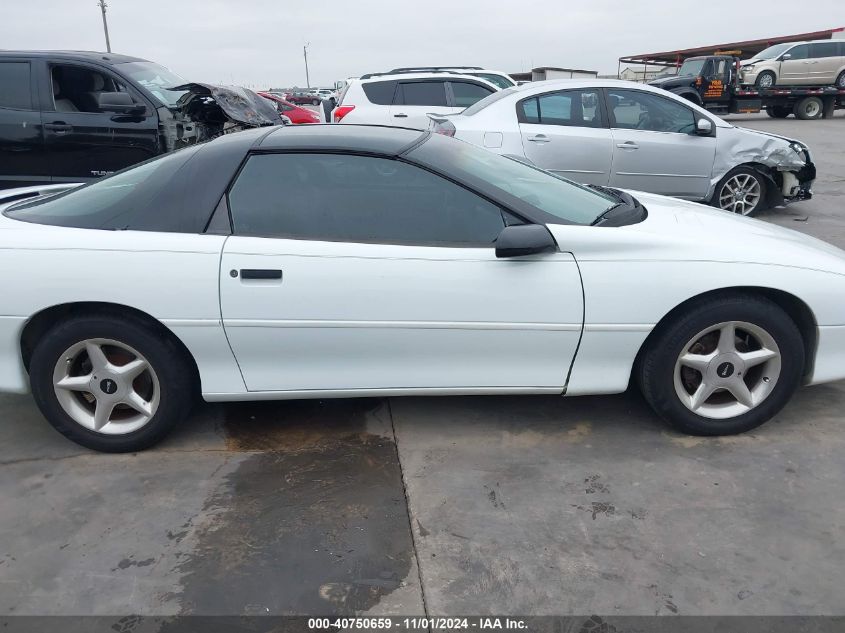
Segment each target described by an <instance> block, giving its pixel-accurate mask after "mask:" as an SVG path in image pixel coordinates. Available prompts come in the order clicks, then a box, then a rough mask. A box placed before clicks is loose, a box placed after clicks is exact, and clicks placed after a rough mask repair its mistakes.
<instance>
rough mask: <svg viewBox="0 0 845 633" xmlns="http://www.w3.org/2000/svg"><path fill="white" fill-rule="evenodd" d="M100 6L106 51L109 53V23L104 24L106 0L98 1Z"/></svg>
mask: <svg viewBox="0 0 845 633" xmlns="http://www.w3.org/2000/svg"><path fill="white" fill-rule="evenodd" d="M97 4H98V5H100V11H102V12H103V32H104V33H105V34H106V50H107V51H108V52H109V53H111V42H109V23H108V22H106V7H107V6H108V5H107V4H106V0H99V1H98V2H97Z"/></svg>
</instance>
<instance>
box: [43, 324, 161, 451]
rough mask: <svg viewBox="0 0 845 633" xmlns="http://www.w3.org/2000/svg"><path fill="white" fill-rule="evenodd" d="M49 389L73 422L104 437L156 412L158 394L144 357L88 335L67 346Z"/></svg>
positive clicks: (130, 427) (139, 423) (155, 378)
mask: <svg viewBox="0 0 845 633" xmlns="http://www.w3.org/2000/svg"><path fill="white" fill-rule="evenodd" d="M53 389H54V390H55V393H56V398H57V399H58V401H59V404H60V405H61V407H62V409H64V411H65V413H67V414H68V415H69V416H70V417H71V418H72V419H73V420H74V421H75V422H76V423H78V424H79V425H81V426H83V427H85V428H86V429H88V430H91V431H96V432H97V433H103V434H105V435H125V434H126V433H132V432H133V431H137V430H138V429H140V428H141V427H143V426H144V425H146V424H147V423H148V422H149V421H150V420H151V419H152V418H153V416H154V415H155V414H156V411H157V410H158V405H159V402H160V398H161V388H160V385H159V382H158V376H156V373H155V371H154V370H153V368H152V365H150V363H149V361H147V359H146V358H144V357H143V356H142V355H141V354H140V353H139V352H138V351H136V350H134V349H133V348H131V347H129V346H128V345H126V344H124V343H120V342H118V341H113V340H111V339H88V340H85V341H80V342H79V343H76V344H74V345H72V346H71V347H69V348H68V349H67V350H66V351H65V353H64V354H62V355H61V356H60V357H59V360H58V362H57V363H56V367H55V369H54V370H53Z"/></svg>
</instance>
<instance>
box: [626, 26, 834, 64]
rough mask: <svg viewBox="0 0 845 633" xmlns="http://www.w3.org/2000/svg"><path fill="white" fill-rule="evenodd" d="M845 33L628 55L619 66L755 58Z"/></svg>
mask: <svg viewBox="0 0 845 633" xmlns="http://www.w3.org/2000/svg"><path fill="white" fill-rule="evenodd" d="M841 31H845V27H839V28H835V29H826V30H824V31H813V32H811V33H797V34H795V35H784V36H781V37H767V38H763V39H759V40H746V41H744V42H728V43H727V44H714V45H712V46H699V47H697V48H682V49H679V50H676V51H664V52H662V53H644V54H642V55H628V56H626V57H620V58H619V66H620V67H621V66H622V64H647V65H649V66H680V65H681V64H682V63H683V62H684V60H685V59H687V58H688V57H697V56H699V55H722V54H728V55H734V56H736V57H739V58H740V59H748V58H750V57H753V56H754V55H755V54H757V53H759V52H760V51H762V50H764V49H766V48H768V47H769V46H772V45H773V44H781V43H784V42H802V41H805V40H829V39H831V38H832V37H833V34H834V33H839V32H841Z"/></svg>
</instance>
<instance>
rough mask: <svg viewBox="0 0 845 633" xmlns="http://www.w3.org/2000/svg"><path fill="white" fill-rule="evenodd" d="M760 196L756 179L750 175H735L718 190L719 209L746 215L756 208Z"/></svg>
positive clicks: (760, 190) (758, 183)
mask: <svg viewBox="0 0 845 633" xmlns="http://www.w3.org/2000/svg"><path fill="white" fill-rule="evenodd" d="M762 194H763V190H762V187H761V186H760V181H759V180H757V178H755V177H754V176H752V175H751V174H736V175H735V176H733V177H731V178H730V179H728V181H727V182H726V183H725V184H723V185H722V188H721V189H720V190H719V207H720V208H721V209H724V210H725V211H730V212H732V213H739V214H740V215H748V214H749V213H751V212H752V211H753V210H754V209H756V208H757V205H758V204H759V203H760V197H761V196H762Z"/></svg>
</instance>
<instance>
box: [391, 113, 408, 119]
mask: <svg viewBox="0 0 845 633" xmlns="http://www.w3.org/2000/svg"><path fill="white" fill-rule="evenodd" d="M393 116H394V117H396V118H397V119H407V118H408V115H407V114H402V113H401V112H400V113H399V114H394V115H393Z"/></svg>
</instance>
